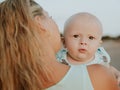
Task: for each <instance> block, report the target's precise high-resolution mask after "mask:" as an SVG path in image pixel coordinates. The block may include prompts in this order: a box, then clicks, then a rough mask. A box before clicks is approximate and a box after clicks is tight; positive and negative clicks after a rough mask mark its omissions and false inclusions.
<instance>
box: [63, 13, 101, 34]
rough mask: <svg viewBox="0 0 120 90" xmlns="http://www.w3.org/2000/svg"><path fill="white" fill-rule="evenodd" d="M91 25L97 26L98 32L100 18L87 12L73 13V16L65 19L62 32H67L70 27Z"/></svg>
mask: <svg viewBox="0 0 120 90" xmlns="http://www.w3.org/2000/svg"><path fill="white" fill-rule="evenodd" d="M84 25H85V26H87V25H89V26H93V27H97V28H99V30H100V32H102V24H101V22H100V20H99V19H98V18H97V17H96V16H94V15H92V14H89V13H78V14H75V15H73V16H71V17H70V18H69V19H68V20H67V21H66V24H65V27H64V32H66V31H67V32H68V31H69V29H68V28H70V27H73V26H74V27H76V26H77V27H80V26H84Z"/></svg>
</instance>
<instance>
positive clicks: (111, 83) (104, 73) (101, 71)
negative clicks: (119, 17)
mask: <svg viewBox="0 0 120 90" xmlns="http://www.w3.org/2000/svg"><path fill="white" fill-rule="evenodd" d="M88 72H89V75H90V78H91V81H92V84H93V87H94V90H119V87H118V85H117V80H116V79H115V76H114V75H113V73H112V71H111V70H110V69H109V68H108V67H106V66H103V65H100V64H94V65H90V66H88Z"/></svg>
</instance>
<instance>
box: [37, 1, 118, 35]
mask: <svg viewBox="0 0 120 90" xmlns="http://www.w3.org/2000/svg"><path fill="white" fill-rule="evenodd" d="M35 1H37V2H38V3H39V4H40V5H41V6H42V7H43V8H44V9H45V10H46V11H47V12H48V13H49V15H51V16H52V18H53V19H54V20H55V21H56V23H57V24H58V26H59V29H60V32H63V26H64V22H65V21H66V20H67V19H68V18H69V17H70V16H71V15H73V14H75V13H78V12H89V13H91V14H94V15H95V16H97V17H98V18H99V20H100V21H101V23H102V25H103V31H104V34H103V35H110V36H118V35H120V0H35Z"/></svg>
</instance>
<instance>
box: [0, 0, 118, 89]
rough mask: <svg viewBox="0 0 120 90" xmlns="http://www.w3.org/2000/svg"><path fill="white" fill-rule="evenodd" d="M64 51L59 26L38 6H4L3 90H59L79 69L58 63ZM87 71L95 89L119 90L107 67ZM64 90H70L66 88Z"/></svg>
mask: <svg viewBox="0 0 120 90" xmlns="http://www.w3.org/2000/svg"><path fill="white" fill-rule="evenodd" d="M60 48H61V40H60V35H59V31H58V27H57V25H56V24H55V22H54V21H53V20H52V19H51V18H50V17H49V16H48V14H47V12H45V11H44V10H43V9H42V8H41V7H40V6H39V5H37V3H35V2H34V1H32V0H6V1H4V2H2V3H0V90H42V89H45V88H48V90H49V89H50V90H59V89H57V88H58V85H59V83H58V82H60V81H62V80H66V79H65V77H67V76H69V73H70V71H71V70H74V68H75V69H76V67H69V66H67V65H64V64H60V63H58V62H57V60H56V58H55V54H56V52H58V50H59V49H60ZM96 68H97V71H96ZM87 69H88V73H89V75H90V79H91V81H92V85H93V88H94V90H118V87H117V82H116V80H115V79H114V77H113V75H112V74H111V72H109V71H108V69H107V68H105V67H103V66H100V65H91V66H88V67H87ZM72 72H73V74H75V73H74V71H72ZM73 74H72V73H71V75H73ZM94 76H95V78H94ZM102 76H103V78H102V80H101V77H102ZM79 77H81V76H79ZM71 78H72V77H71ZM78 80H79V79H78ZM81 82H83V81H82V80H81ZM113 85H114V86H113ZM85 86H86V87H87V85H85ZM73 88H74V86H73ZM74 89H75V88H74ZM61 90H67V89H66V87H65V88H64V85H63V88H61ZM72 90H73V89H72ZM82 90H83V89H82ZM84 90H86V89H84ZM91 90H92V89H91Z"/></svg>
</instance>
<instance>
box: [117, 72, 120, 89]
mask: <svg viewBox="0 0 120 90" xmlns="http://www.w3.org/2000/svg"><path fill="white" fill-rule="evenodd" d="M117 81H118V85H119V87H120V72H119V74H118V75H117Z"/></svg>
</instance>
